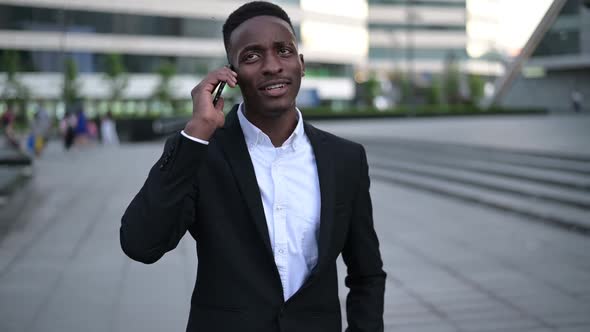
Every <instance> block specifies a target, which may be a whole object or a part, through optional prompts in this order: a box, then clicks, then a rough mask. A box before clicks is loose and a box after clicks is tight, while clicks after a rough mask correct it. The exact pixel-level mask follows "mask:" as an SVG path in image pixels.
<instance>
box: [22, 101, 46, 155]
mask: <svg viewBox="0 0 590 332" xmlns="http://www.w3.org/2000/svg"><path fill="white" fill-rule="evenodd" d="M50 131H51V119H50V118H49V114H48V113H47V111H46V110H45V108H43V107H42V106H39V108H38V109H37V112H35V116H34V117H33V122H32V124H31V132H30V134H29V138H28V141H27V147H28V148H29V150H30V151H31V153H34V154H35V155H36V156H40V155H41V153H42V152H43V149H44V148H45V145H46V143H47V140H48V139H49V133H50Z"/></svg>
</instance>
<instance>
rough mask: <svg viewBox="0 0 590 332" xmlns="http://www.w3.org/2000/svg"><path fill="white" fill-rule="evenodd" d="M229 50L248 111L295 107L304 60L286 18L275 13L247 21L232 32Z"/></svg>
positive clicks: (268, 113) (280, 110) (273, 112)
mask: <svg viewBox="0 0 590 332" xmlns="http://www.w3.org/2000/svg"><path fill="white" fill-rule="evenodd" d="M228 52H229V58H230V62H231V64H232V65H233V66H234V70H235V71H236V72H237V73H238V85H239V86H240V90H241V91H242V96H243V97H244V101H245V103H246V105H247V110H248V112H255V113H257V114H260V115H263V116H271V117H276V116H280V115H281V114H283V113H284V112H286V111H289V110H292V109H294V108H295V98H296V97H297V94H298V93H299V87H300V86H301V77H302V76H303V72H304V63H303V56H302V55H299V54H298V52H297V42H296V40H295V35H294V34H293V32H292V30H291V27H290V26H289V24H288V23H287V22H285V21H283V20H281V19H279V18H277V17H274V16H256V17H253V18H251V19H249V20H247V21H245V22H244V23H242V24H241V25H240V26H238V27H237V28H236V29H235V30H234V31H233V32H232V34H231V36H230V43H229V50H228Z"/></svg>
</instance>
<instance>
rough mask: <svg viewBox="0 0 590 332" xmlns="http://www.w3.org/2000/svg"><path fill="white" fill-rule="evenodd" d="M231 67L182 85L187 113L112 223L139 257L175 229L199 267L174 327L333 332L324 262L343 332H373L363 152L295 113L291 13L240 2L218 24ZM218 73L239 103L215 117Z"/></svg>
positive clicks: (375, 302)
mask: <svg viewBox="0 0 590 332" xmlns="http://www.w3.org/2000/svg"><path fill="white" fill-rule="evenodd" d="M223 35H224V42H225V48H226V52H227V57H228V61H229V63H230V65H231V66H232V68H233V69H234V70H235V71H234V70H231V69H230V68H221V69H219V70H215V71H213V72H211V73H209V74H208V75H207V76H206V77H205V78H204V79H203V81H202V82H200V83H199V84H198V85H197V86H196V87H195V88H194V89H193V91H192V98H193V116H192V118H191V120H190V121H189V122H188V123H187V124H186V127H185V129H184V130H183V131H182V132H181V133H179V134H177V135H175V136H173V137H171V138H170V139H168V140H167V142H166V145H165V147H164V153H163V155H162V157H161V158H160V159H159V160H158V161H157V163H156V164H155V165H154V167H153V168H152V169H151V171H150V173H149V176H148V179H147V181H146V182H145V184H144V185H143V187H142V188H141V190H140V191H139V193H138V194H137V196H136V197H135V198H134V199H133V201H132V202H131V204H130V205H129V207H128V208H127V210H126V211H125V214H124V216H123V219H122V224H121V245H122V248H123V250H124V251H125V253H126V254H127V255H128V256H129V257H131V258H133V259H135V260H138V261H141V262H144V263H147V264H150V263H154V262H155V261H157V260H158V259H159V258H160V257H162V255H164V253H166V252H167V251H169V250H172V249H174V248H175V247H176V246H177V244H178V242H179V241H180V239H181V238H182V236H183V235H184V234H185V232H186V231H187V230H188V231H189V232H190V234H191V235H192V236H193V237H194V239H195V240H196V246H197V254H198V270H197V280H196V284H195V289H194V291H193V296H192V301H191V311H190V317H189V320H188V326H187V331H215V332H233V331H253V332H254V331H256V332H267V331H268V332H274V331H305V332H313V331H318V332H319V331H322V332H326V331H328V332H330V331H334V332H336V331H341V330H342V327H341V324H342V323H341V313H340V303H339V299H338V279H337V274H336V259H337V257H338V255H340V254H341V253H342V257H343V259H344V262H345V263H346V265H347V268H348V275H347V277H346V285H347V287H349V288H350V292H349V294H348V297H347V300H346V307H347V318H348V331H383V296H384V291H385V273H384V272H383V270H382V261H381V257H380V253H379V243H378V240H377V236H376V234H375V231H374V228H373V219H372V210H371V201H370V196H369V177H368V167H367V160H366V156H365V152H364V149H363V148H362V147H361V146H360V145H358V144H356V143H352V142H349V141H346V140H343V139H341V138H338V137H336V136H333V135H331V134H328V133H326V132H323V131H321V130H318V129H316V128H314V127H313V126H311V125H309V124H307V123H305V122H303V119H302V116H301V113H300V112H299V110H298V109H297V108H296V107H295V98H296V96H297V93H298V91H299V87H300V84H301V77H302V76H303V75H304V61H303V56H302V55H299V54H298V52H297V45H296V38H295V34H294V29H293V27H292V25H291V21H290V19H289V17H288V16H287V14H286V13H285V12H284V11H283V10H282V9H281V8H280V7H278V6H276V5H273V4H270V3H266V2H252V3H248V4H245V5H243V6H242V7H240V8H239V9H237V10H236V11H235V12H233V13H232V14H231V15H230V16H229V17H228V19H227V21H226V22H225V24H224V27H223ZM221 81H224V82H227V84H228V85H229V86H231V87H234V86H239V87H240V90H241V92H242V96H243V98H244V102H243V103H242V104H240V105H238V106H235V107H234V108H233V109H232V110H231V112H230V113H229V114H228V115H227V116H226V117H224V114H223V113H222V108H223V100H222V99H220V101H219V103H218V104H217V105H216V106H215V107H214V106H213V102H212V101H213V97H212V92H213V91H214V89H215V87H216V86H217V84H218V83H219V82H221Z"/></svg>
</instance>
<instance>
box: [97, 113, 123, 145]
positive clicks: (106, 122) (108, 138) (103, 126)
mask: <svg viewBox="0 0 590 332" xmlns="http://www.w3.org/2000/svg"><path fill="white" fill-rule="evenodd" d="M100 135H101V139H102V144H105V145H116V144H119V136H118V135H117V126H116V124H115V120H114V119H113V114H112V113H111V111H108V112H107V114H105V116H104V117H103V118H102V121H101V122H100Z"/></svg>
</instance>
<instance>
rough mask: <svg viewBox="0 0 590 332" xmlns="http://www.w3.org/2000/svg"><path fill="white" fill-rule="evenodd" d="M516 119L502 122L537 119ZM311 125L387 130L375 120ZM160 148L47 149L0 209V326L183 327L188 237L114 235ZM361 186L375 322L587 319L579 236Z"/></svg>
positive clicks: (525, 326)
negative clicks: (373, 242)
mask: <svg viewBox="0 0 590 332" xmlns="http://www.w3.org/2000/svg"><path fill="white" fill-rule="evenodd" d="M584 119H587V118H584ZM411 121H412V122H406V123H405V124H404V123H403V122H392V123H391V126H392V128H395V132H396V133H400V132H402V131H405V132H408V133H412V134H414V133H415V132H414V131H413V130H411V129H407V128H412V127H413V129H416V128H418V127H419V128H421V131H420V132H422V133H424V135H425V136H428V137H425V139H426V138H432V135H434V134H433V133H436V132H447V133H449V134H448V136H445V138H452V137H460V136H461V135H467V134H466V133H462V134H461V133H459V129H457V127H456V126H458V125H457V124H456V123H455V122H447V123H448V126H449V127H450V128H447V129H444V128H443V127H444V125H440V123H441V122H438V121H436V120H426V121H427V122H424V123H420V121H415V120H411ZM446 121H447V120H444V121H443V123H444V122H446ZM477 121H478V122H477V123H479V124H478V126H480V128H483V127H485V123H484V122H485V121H484V120H477ZM494 121H499V120H494ZM519 121H520V123H521V126H522V127H514V128H513V130H520V128H535V125H533V124H531V123H537V120H536V119H531V122H530V123H529V122H528V120H527V119H526V118H522V119H520V120H519ZM585 121H586V120H585ZM459 122H462V121H459ZM428 123H429V124H430V126H429V125H428ZM492 123H493V122H492ZM575 123H576V124H577V123H578V122H577V121H575ZM319 126H320V127H326V128H327V127H331V128H332V129H334V131H340V133H341V134H346V133H347V131H348V133H349V134H354V133H358V132H362V133H376V134H375V135H376V136H379V137H380V138H383V137H387V135H386V134H387V133H386V129H385V127H386V124H385V123H382V122H378V123H373V122H368V123H366V124H365V123H355V124H354V126H350V125H348V124H345V125H342V124H331V123H326V122H323V123H320V124H319ZM346 126H348V127H346ZM498 126H500V125H498ZM500 127H503V128H506V126H500ZM508 127H510V126H508ZM379 128H383V129H379ZM429 128H430V129H429ZM451 128H452V130H451ZM464 128H471V125H469V124H465V127H464ZM586 128H589V127H586ZM380 130H382V133H385V134H380V133H381V132H380ZM466 130H467V129H466ZM468 130H471V129H468ZM531 130H532V131H533V132H536V130H537V129H531ZM538 130H539V137H541V136H542V135H540V132H541V131H540V130H541V129H540V128H539V129H538ZM476 132H479V131H476ZM563 132H564V133H567V132H569V131H568V130H564V131H563ZM453 133H454V134H453ZM453 135H456V136H453ZM514 135H515V133H514V132H503V133H500V134H498V135H497V137H500V138H502V137H504V138H506V137H514ZM522 135H525V136H526V133H523V134H522ZM531 135H532V134H531ZM564 135H565V134H564ZM365 136H368V135H365ZM574 136H575V135H574ZM414 138H416V137H414ZM545 139H546V141H547V142H546V146H552V147H557V146H559V144H561V143H559V144H558V143H556V142H554V141H553V140H552V139H551V138H550V137H548V136H545ZM563 139H564V140H565V138H563ZM521 141H522V140H521ZM586 142H588V140H586ZM539 144H540V145H542V144H541V143H539ZM552 144H553V145H552ZM576 144H577V143H576ZM577 146H578V148H580V149H581V148H582V144H578V145H577ZM531 147H532V146H527V148H531ZM578 148H576V149H578ZM161 150H162V143H161V142H156V143H149V144H134V145H123V146H121V147H119V148H102V147H95V148H89V149H85V150H75V151H70V153H65V152H63V151H62V150H61V149H60V147H59V146H57V145H52V146H50V148H49V150H48V151H47V153H46V154H45V155H44V156H43V158H42V159H41V160H39V161H38V162H36V164H35V168H36V170H35V176H34V178H33V180H32V181H31V182H30V183H29V185H28V187H27V188H26V189H25V190H22V191H20V192H19V193H18V194H17V195H16V196H14V197H12V198H11V199H12V200H11V203H10V204H9V205H8V207H6V208H4V209H2V210H0V331H3V332H11V331H19V332H23V331H24V332H28V331H47V332H49V331H60V332H69V331H184V328H185V326H186V319H187V317H188V309H189V297H190V294H191V291H192V288H193V284H194V275H195V272H196V264H197V262H196V258H195V254H194V241H193V240H192V239H190V238H189V237H185V238H184V239H183V241H182V242H181V244H180V245H179V246H178V248H176V250H175V251H173V252H171V253H168V254H167V255H166V256H164V258H163V259H161V260H160V261H159V262H158V263H156V264H154V265H143V264H141V263H136V262H133V261H131V260H129V259H128V258H127V257H126V256H124V254H123V253H122V251H121V249H120V246H119V237H118V227H119V223H120V217H121V214H122V212H123V210H124V208H125V207H126V205H127V204H128V202H129V201H130V199H131V198H132V196H133V195H134V194H135V193H136V192H137V190H138V189H139V187H140V186H141V184H142V183H143V181H144V180H145V177H146V175H147V172H148V169H149V167H150V166H151V164H152V163H153V162H154V161H155V160H156V159H157V157H158V156H159V154H160V153H161ZM569 152H570V153H575V152H576V150H575V149H572V150H571V151H569ZM582 152H584V151H582ZM369 158H373V156H372V155H369ZM372 196H373V202H374V206H375V209H374V213H375V222H376V228H377V231H378V234H379V237H380V240H381V248H382V253H383V258H384V263H385V269H386V271H387V272H388V274H389V276H388V281H387V293H386V314H385V321H386V326H387V327H386V331H407V332H410V331H424V332H445V331H531V332H545V331H567V332H586V331H589V330H590V241H589V238H588V237H587V236H583V235H580V234H577V233H575V232H570V231H565V230H562V229H559V228H555V227H551V226H548V225H547V224H544V223H539V222H535V221H534V220H531V219H529V218H525V217H520V216H518V215H515V214H512V213H509V212H505V211H502V210H498V209H493V208H488V207H485V206H481V205H473V204H468V203H465V202H464V201H460V200H455V199H450V198H446V197H444V196H440V195H434V194H431V193H427V192H423V191H417V190H415V189H411V188H408V187H402V186H398V185H394V184H391V183H386V182H380V181H375V180H374V181H373V183H372ZM341 267H342V266H341ZM341 271H343V269H341ZM340 276H341V279H343V277H344V276H343V273H341V274H340ZM341 284H342V286H341V293H342V296H344V295H345V293H346V288H345V287H344V284H343V281H342V282H341Z"/></svg>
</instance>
